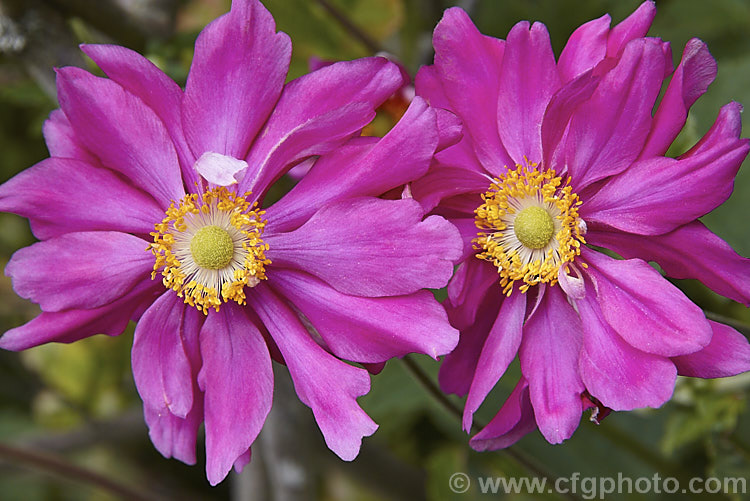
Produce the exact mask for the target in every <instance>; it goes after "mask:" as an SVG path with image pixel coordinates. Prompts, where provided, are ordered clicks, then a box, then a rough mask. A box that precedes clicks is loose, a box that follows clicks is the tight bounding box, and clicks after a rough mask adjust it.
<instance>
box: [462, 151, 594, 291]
mask: <svg viewBox="0 0 750 501" xmlns="http://www.w3.org/2000/svg"><path fill="white" fill-rule="evenodd" d="M482 200H483V202H484V203H482V205H480V206H479V207H478V208H477V209H476V211H475V213H476V219H475V223H476V226H477V228H479V229H480V230H490V231H486V232H484V231H480V232H478V233H477V237H476V238H475V239H474V240H473V243H474V249H476V250H478V251H479V252H478V253H477V257H478V258H479V259H483V260H485V261H489V262H491V263H493V264H494V265H495V266H496V267H497V270H498V273H499V275H500V277H501V278H500V285H501V286H502V287H503V293H505V294H508V295H510V293H511V292H512V290H513V285H514V284H515V282H516V281H519V282H523V284H522V285H521V286H520V287H519V290H520V291H521V292H526V291H527V290H528V289H529V287H531V286H532V285H537V284H540V283H547V284H549V285H555V284H556V283H557V274H558V270H559V269H560V266H561V265H562V264H564V263H569V262H572V261H573V260H574V259H575V257H576V256H578V255H579V254H580V253H581V250H580V246H581V244H582V243H583V244H585V243H586V241H585V240H584V238H583V231H582V227H583V225H582V224H579V222H580V219H579V217H578V206H579V205H580V204H581V202H580V200H579V199H578V195H576V194H575V193H573V192H572V188H571V187H570V186H568V184H567V182H566V183H565V184H564V185H563V180H562V178H560V177H557V176H556V175H555V171H553V170H545V171H540V170H538V169H537V164H535V163H528V162H527V166H521V165H517V166H516V168H515V169H513V170H508V172H507V173H505V174H504V175H502V176H500V177H499V178H496V179H495V180H494V182H493V183H492V184H491V185H490V189H489V190H488V191H487V192H486V193H484V194H483V195H482Z"/></svg>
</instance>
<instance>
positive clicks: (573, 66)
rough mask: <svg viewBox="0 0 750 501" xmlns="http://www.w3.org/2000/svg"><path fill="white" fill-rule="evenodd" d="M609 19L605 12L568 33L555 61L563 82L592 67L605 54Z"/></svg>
mask: <svg viewBox="0 0 750 501" xmlns="http://www.w3.org/2000/svg"><path fill="white" fill-rule="evenodd" d="M610 20H611V19H610V17H609V14H605V15H603V16H602V17H600V18H599V19H594V20H592V21H589V22H587V23H585V24H582V25H581V26H580V27H578V28H577V29H576V30H575V31H574V32H573V34H572V35H570V38H569V39H568V43H566V44H565V47H564V48H563V50H562V52H561V53H560V60H559V61H558V62H557V69H558V71H559V72H560V79H561V80H562V82H563V83H567V82H570V81H571V80H573V79H574V78H575V77H577V76H578V75H581V74H582V73H585V72H587V71H589V70H590V69H592V68H594V66H596V65H597V64H598V63H599V62H600V61H601V60H602V59H604V57H605V56H606V55H607V38H608V37H609V23H610Z"/></svg>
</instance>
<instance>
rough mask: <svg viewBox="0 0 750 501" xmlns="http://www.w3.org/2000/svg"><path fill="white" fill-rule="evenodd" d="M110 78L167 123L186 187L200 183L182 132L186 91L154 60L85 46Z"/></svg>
mask: <svg viewBox="0 0 750 501" xmlns="http://www.w3.org/2000/svg"><path fill="white" fill-rule="evenodd" d="M81 50H82V51H83V52H85V53H86V55H87V56H89V57H90V58H91V59H93V60H94V62H95V63H96V64H97V65H98V66H99V67H100V68H101V69H102V71H104V73H106V74H107V76H108V77H109V78H111V79H112V80H114V81H115V82H117V83H118V84H120V85H122V87H123V88H124V89H125V90H126V91H128V92H130V93H131V94H133V95H134V96H136V97H138V98H139V99H141V101H143V102H144V103H145V104H146V106H148V107H149V108H151V109H152V110H154V112H156V114H157V115H158V116H159V118H160V119H161V120H162V122H164V126H165V127H166V129H167V132H169V136H170V137H171V138H172V143H173V144H174V147H175V150H176V151H177V156H178V157H179V159H180V167H181V170H182V177H183V179H184V180H185V186H187V187H188V188H192V187H193V186H194V185H195V183H196V182H197V181H198V177H197V176H196V175H195V170H194V169H193V168H192V167H193V163H194V162H195V156H194V155H193V153H192V152H191V151H190V147H189V146H188V144H187V140H186V139H185V133H184V132H183V130H182V113H181V110H182V89H181V88H180V86H179V85H177V84H176V83H174V81H172V79H171V78H169V77H168V76H167V75H166V74H165V73H164V72H163V71H161V70H160V69H159V68H157V67H156V65H154V64H153V63H152V62H151V61H149V60H148V59H146V58H145V57H143V56H141V55H140V54H138V53H137V52H135V51H132V50H130V49H127V48H125V47H120V46H117V45H87V44H84V45H82V46H81Z"/></svg>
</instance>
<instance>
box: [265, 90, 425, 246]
mask: <svg viewBox="0 0 750 501" xmlns="http://www.w3.org/2000/svg"><path fill="white" fill-rule="evenodd" d="M437 146H438V130H437V118H436V114H435V110H433V109H432V108H430V107H428V106H427V104H426V103H425V102H424V101H423V100H422V99H421V98H415V99H414V101H412V103H411V105H410V106H409V109H408V110H407V111H406V114H405V115H404V116H403V117H402V118H401V120H400V121H399V122H398V123H397V124H396V125H395V126H394V128H393V129H391V131H390V132H389V133H388V134H386V136H385V137H383V138H382V139H380V140H375V139H371V138H356V140H353V141H350V142H348V143H347V144H345V145H344V146H342V147H341V148H339V149H337V150H335V151H333V152H331V153H329V154H327V155H324V156H322V157H321V158H319V159H318V160H317V161H316V163H315V165H314V167H313V168H312V169H311V170H310V172H308V173H307V175H306V176H305V177H304V178H302V180H301V181H300V182H299V183H298V184H297V185H296V186H295V187H294V189H292V190H291V191H290V192H289V193H287V194H286V195H285V196H284V197H283V198H282V199H281V200H279V201H278V202H277V203H275V204H274V205H272V206H271V207H269V209H268V211H267V216H266V217H267V218H268V219H269V225H268V231H284V230H287V229H292V228H295V227H297V226H299V225H300V224H302V223H303V222H304V221H306V220H307V219H309V218H310V216H312V215H313V214H314V213H315V212H316V211H317V210H318V209H319V208H320V207H322V206H323V205H324V204H325V203H327V202H331V201H336V200H342V199H345V198H351V197H355V196H380V195H382V194H383V193H385V192H386V191H389V190H391V189H393V188H396V187H399V186H402V185H404V184H406V183H408V182H409V181H412V180H413V179H417V178H419V177H420V176H422V175H423V174H424V173H425V172H427V169H428V167H429V165H430V161H431V160H432V157H433V154H434V153H435V149H436V148H437ZM344 170H345V171H346V176H342V175H341V173H342V171H344Z"/></svg>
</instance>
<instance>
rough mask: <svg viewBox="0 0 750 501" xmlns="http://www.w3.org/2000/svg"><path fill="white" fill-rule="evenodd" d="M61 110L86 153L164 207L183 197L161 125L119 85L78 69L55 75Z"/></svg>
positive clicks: (174, 158) (170, 147) (174, 157)
mask: <svg viewBox="0 0 750 501" xmlns="http://www.w3.org/2000/svg"><path fill="white" fill-rule="evenodd" d="M57 93H58V96H59V99H60V107H61V108H62V110H63V111H64V112H65V115H66V116H67V117H68V119H69V120H70V123H71V124H72V126H73V129H74V130H75V133H76V137H78V138H79V139H80V141H81V143H82V144H84V145H85V146H86V148H87V149H88V150H89V151H90V152H92V153H94V154H95V155H96V156H97V157H99V159H100V160H101V162H102V164H103V165H104V166H106V167H109V168H111V169H114V170H116V171H118V172H120V173H122V174H123V175H124V176H126V177H128V178H129V179H130V180H132V181H133V183H134V184H135V185H137V186H138V187H140V188H141V189H143V190H144V191H147V192H148V193H150V194H151V195H153V197H154V198H155V199H156V200H157V202H159V203H160V205H161V206H162V207H168V206H169V204H170V201H172V200H179V199H180V198H182V196H183V195H184V193H185V192H184V189H183V186H182V178H181V176H180V166H179V161H178V159H177V154H176V153H175V149H174V145H173V143H172V139H171V138H170V137H169V134H168V133H167V130H166V128H165V127H164V123H163V122H162V121H161V119H160V118H159V117H158V116H157V115H156V113H155V112H154V111H153V110H152V109H151V108H149V107H148V106H146V104H144V102H143V101H141V100H140V99H139V98H137V97H136V96H134V95H133V94H131V93H129V92H127V91H126V90H125V89H123V88H122V87H121V86H120V85H119V84H117V83H115V82H114V81H112V80H108V79H106V78H99V77H95V76H93V75H91V74H90V73H88V72H86V71H84V70H81V69H79V68H74V67H67V68H60V69H58V70H57Z"/></svg>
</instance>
